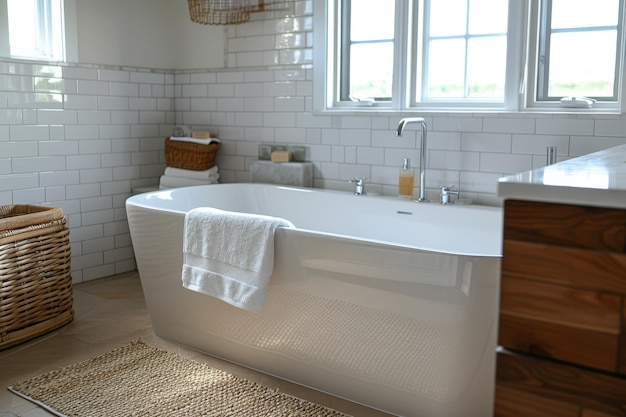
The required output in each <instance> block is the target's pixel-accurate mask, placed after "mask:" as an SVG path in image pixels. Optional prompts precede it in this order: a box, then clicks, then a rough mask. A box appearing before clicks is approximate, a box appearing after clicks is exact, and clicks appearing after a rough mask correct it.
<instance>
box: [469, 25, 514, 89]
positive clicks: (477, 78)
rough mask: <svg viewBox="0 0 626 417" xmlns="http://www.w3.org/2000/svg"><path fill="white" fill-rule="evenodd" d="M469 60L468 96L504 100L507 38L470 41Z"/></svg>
mask: <svg viewBox="0 0 626 417" xmlns="http://www.w3.org/2000/svg"><path fill="white" fill-rule="evenodd" d="M467 56H468V59H467V84H468V87H467V90H468V91H467V94H468V96H469V97H472V98H503V97H504V84H505V78H506V73H505V68H506V37H504V36H499V37H487V38H474V39H470V41H469V43H468V54H467Z"/></svg>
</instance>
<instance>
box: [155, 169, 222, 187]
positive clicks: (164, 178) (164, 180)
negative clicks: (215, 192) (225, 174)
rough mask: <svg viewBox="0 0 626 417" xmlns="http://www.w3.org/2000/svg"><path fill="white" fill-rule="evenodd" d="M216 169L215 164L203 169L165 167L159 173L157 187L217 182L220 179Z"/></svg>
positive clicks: (188, 185)
mask: <svg viewBox="0 0 626 417" xmlns="http://www.w3.org/2000/svg"><path fill="white" fill-rule="evenodd" d="M218 171H219V170H218V168H217V165H215V166H214V167H213V168H210V169H207V170H205V171H192V170H190V169H181V168H173V167H166V168H165V172H164V173H163V175H161V180H160V183H159V189H161V190H164V189H166V188H177V187H190V186H192V185H207V184H217V183H218V182H219V179H220V174H219V172H218Z"/></svg>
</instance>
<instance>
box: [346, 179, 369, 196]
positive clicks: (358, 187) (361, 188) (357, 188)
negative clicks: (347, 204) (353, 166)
mask: <svg viewBox="0 0 626 417" xmlns="http://www.w3.org/2000/svg"><path fill="white" fill-rule="evenodd" d="M349 182H351V183H353V184H354V195H365V194H366V193H365V178H352V179H351V180H350V181H349Z"/></svg>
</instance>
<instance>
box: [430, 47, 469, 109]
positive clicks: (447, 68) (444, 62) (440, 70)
mask: <svg viewBox="0 0 626 417" xmlns="http://www.w3.org/2000/svg"><path fill="white" fill-rule="evenodd" d="M464 86H465V40H464V39H449V40H435V41H432V42H431V43H430V50H429V53H428V87H427V89H426V91H427V94H428V97H430V98H443V97H448V98H452V97H455V98H459V97H463V96H464V95H465V88H464Z"/></svg>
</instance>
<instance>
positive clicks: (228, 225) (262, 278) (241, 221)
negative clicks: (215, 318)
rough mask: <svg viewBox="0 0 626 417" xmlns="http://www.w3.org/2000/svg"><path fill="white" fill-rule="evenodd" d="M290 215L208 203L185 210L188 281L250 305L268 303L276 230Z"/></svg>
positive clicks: (191, 286) (185, 284)
mask: <svg viewBox="0 0 626 417" xmlns="http://www.w3.org/2000/svg"><path fill="white" fill-rule="evenodd" d="M278 227H294V226H293V224H292V223H291V222H289V221H288V220H284V219H280V218H276V217H270V216H262V215H255V214H247V213H236V212H231V211H223V210H218V209H213V208H208V207H202V208H196V209H193V210H190V211H189V212H188V213H187V214H186V215H185V227H184V237H183V272H182V278H183V287H185V288H187V289H189V290H192V291H197V292H200V293H203V294H207V295H210V296H213V297H217V298H219V299H221V300H223V301H226V302H227V303H230V304H232V305H234V306H236V307H239V308H243V309H245V310H249V311H253V312H257V313H258V312H259V311H261V308H263V305H264V304H265V296H266V290H267V285H268V283H269V279H270V276H271V275H272V272H273V269H274V233H275V231H276V228H278Z"/></svg>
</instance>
